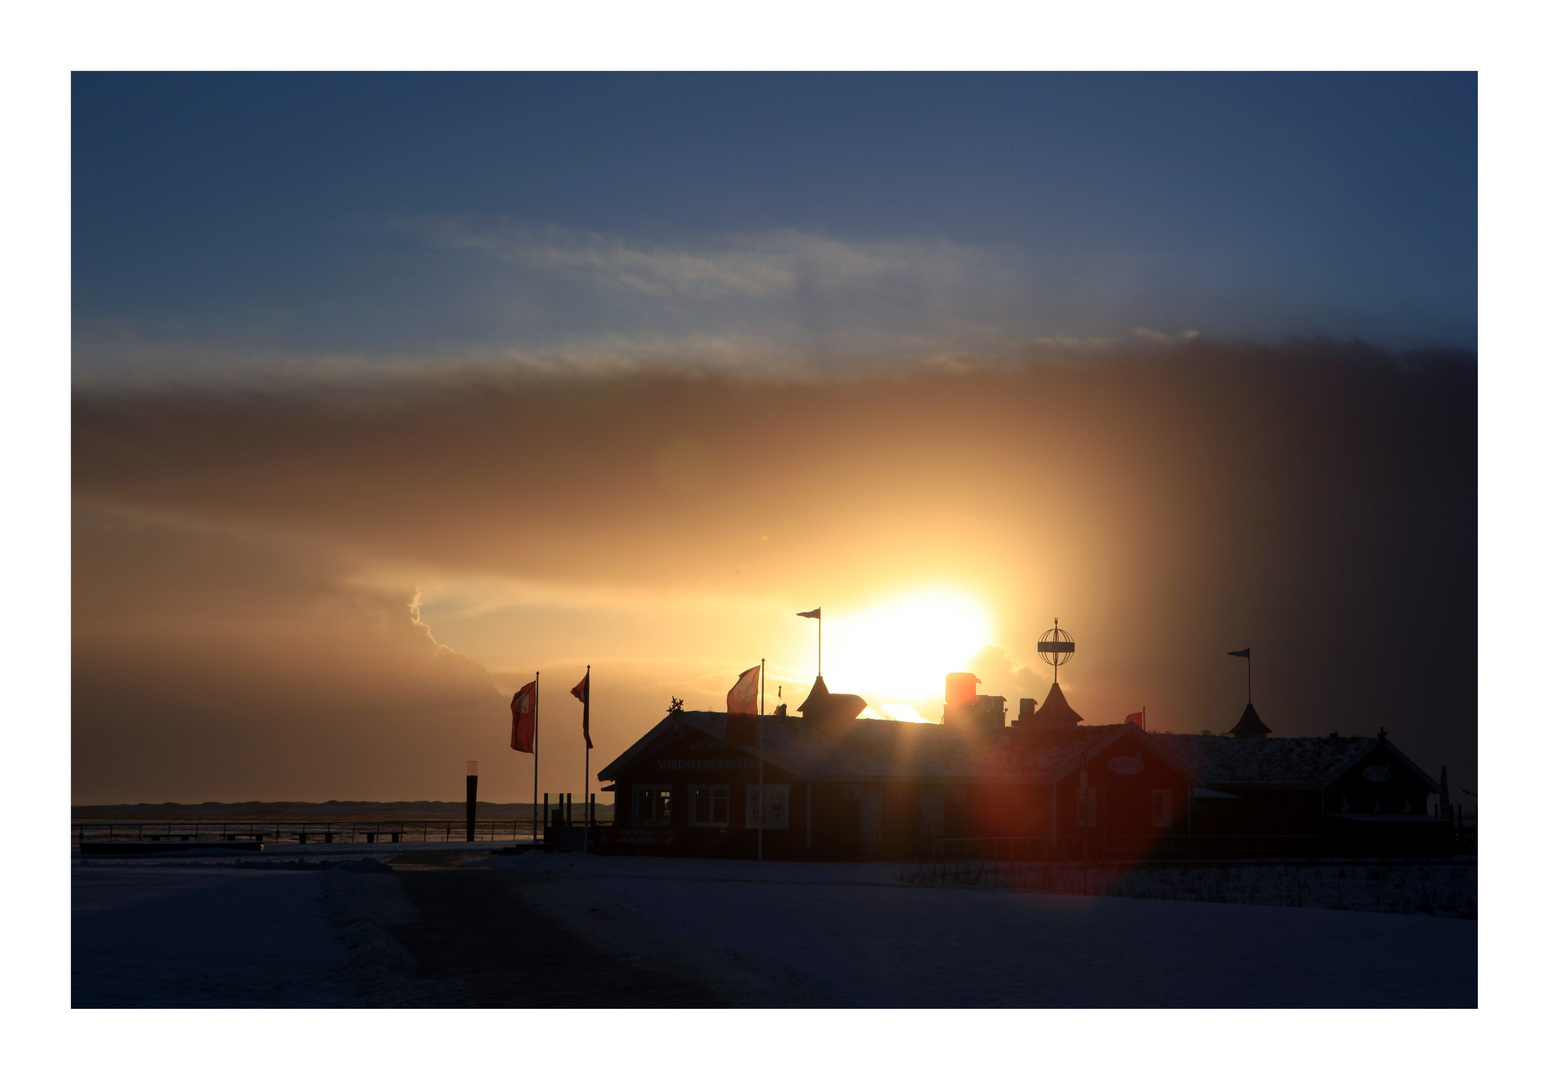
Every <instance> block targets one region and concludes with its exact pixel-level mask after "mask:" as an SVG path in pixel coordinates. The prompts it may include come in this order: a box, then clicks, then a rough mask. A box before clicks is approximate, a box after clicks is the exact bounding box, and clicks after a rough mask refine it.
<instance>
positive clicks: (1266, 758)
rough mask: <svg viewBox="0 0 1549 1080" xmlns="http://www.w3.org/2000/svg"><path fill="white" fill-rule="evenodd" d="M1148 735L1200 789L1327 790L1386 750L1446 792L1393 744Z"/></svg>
mask: <svg viewBox="0 0 1549 1080" xmlns="http://www.w3.org/2000/svg"><path fill="white" fill-rule="evenodd" d="M1148 734H1149V735H1150V737H1151V741H1152V742H1153V743H1154V744H1156V745H1158V746H1160V747H1163V748H1165V749H1166V750H1167V751H1168V752H1169V753H1170V754H1171V755H1172V756H1173V757H1174V758H1175V759H1176V760H1179V761H1182V762H1184V763H1186V765H1187V766H1188V767H1189V769H1190V770H1191V771H1192V772H1193V774H1194V775H1195V776H1197V777H1199V782H1200V783H1202V784H1205V785H1208V786H1211V787H1215V786H1217V785H1221V784H1225V785H1233V784H1275V785H1282V786H1287V787H1316V788H1321V787H1327V786H1328V785H1329V784H1331V783H1333V782H1334V781H1335V780H1337V779H1338V778H1339V777H1340V776H1343V775H1344V774H1345V773H1346V772H1347V771H1349V770H1350V769H1351V768H1353V767H1354V766H1355V765H1356V764H1357V763H1359V762H1360V761H1361V759H1362V758H1364V757H1366V755H1368V754H1370V753H1371V752H1372V751H1373V750H1375V749H1376V748H1377V747H1378V746H1379V745H1382V746H1384V747H1385V748H1386V749H1387V751H1388V752H1389V753H1391V754H1392V755H1393V757H1394V758H1395V759H1397V760H1398V761H1400V762H1402V763H1403V764H1404V765H1405V766H1406V767H1407V768H1409V769H1410V770H1411V771H1412V772H1413V773H1414V774H1415V775H1416V776H1417V777H1420V778H1421V779H1423V780H1424V781H1425V782H1426V783H1427V784H1429V785H1430V786H1431V788H1432V790H1440V788H1439V787H1438V786H1437V785H1436V782H1435V781H1434V780H1432V779H1431V778H1430V777H1429V776H1427V775H1426V774H1425V772H1424V770H1422V769H1421V768H1420V767H1419V766H1417V765H1416V764H1415V763H1414V762H1412V761H1410V760H1409V759H1408V758H1407V757H1405V756H1404V755H1403V754H1401V753H1399V751H1398V748H1397V747H1395V746H1394V745H1393V744H1392V743H1390V742H1387V741H1386V740H1381V739H1358V738H1337V737H1335V738H1327V739H1233V738H1230V737H1228V736H1225V735H1172V734H1168V733H1166V732H1150V733H1148Z"/></svg>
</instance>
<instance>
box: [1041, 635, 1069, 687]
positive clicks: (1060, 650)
mask: <svg viewBox="0 0 1549 1080" xmlns="http://www.w3.org/2000/svg"><path fill="white" fill-rule="evenodd" d="M1075 652H1076V639H1075V638H1073V637H1071V636H1070V631H1068V630H1061V629H1060V621H1059V620H1058V619H1055V620H1054V629H1053V630H1045V631H1044V632H1043V636H1042V637H1040V638H1039V639H1038V655H1039V656H1040V657H1041V658H1042V659H1043V662H1044V663H1045V664H1048V665H1050V666H1051V667H1053V668H1054V682H1055V684H1056V685H1058V684H1059V681H1060V665H1062V664H1068V663H1070V658H1071V657H1072V656H1074V655H1075Z"/></svg>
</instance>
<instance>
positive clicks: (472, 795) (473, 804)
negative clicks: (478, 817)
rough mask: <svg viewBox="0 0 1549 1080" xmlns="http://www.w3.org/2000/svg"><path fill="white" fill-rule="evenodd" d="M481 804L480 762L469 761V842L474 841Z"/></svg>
mask: <svg viewBox="0 0 1549 1080" xmlns="http://www.w3.org/2000/svg"><path fill="white" fill-rule="evenodd" d="M478 804H479V763H478V762H477V761H470V762H468V843H470V844H471V843H473V830H474V816H475V814H476V812H477V810H476V808H477V807H478Z"/></svg>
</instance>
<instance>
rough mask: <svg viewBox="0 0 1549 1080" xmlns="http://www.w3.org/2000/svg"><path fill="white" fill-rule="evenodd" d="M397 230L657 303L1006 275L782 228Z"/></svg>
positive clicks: (961, 255) (961, 283)
mask: <svg viewBox="0 0 1549 1080" xmlns="http://www.w3.org/2000/svg"><path fill="white" fill-rule="evenodd" d="M395 228H396V229H397V230H399V231H401V232H403V233H405V234H407V235H409V236H412V237H415V238H417V239H418V240H420V241H421V242H422V243H424V244H425V245H426V246H427V247H430V248H433V249H439V250H446V251H473V252H479V253H483V254H487V255H489V256H491V257H493V258H496V259H498V260H500V261H502V262H504V263H507V264H509V265H512V266H518V267H523V268H534V269H538V270H541V271H543V272H544V273H545V274H546V275H553V274H559V275H567V274H568V275H574V276H576V277H579V278H584V279H586V280H587V281H588V282H589V283H591V284H593V285H595V286H597V287H600V288H603V289H608V290H615V291H620V292H626V293H634V294H639V295H641V296H646V297H651V298H653V299H658V300H660V299H686V300H726V299H730V298H757V299H763V300H770V299H785V300H791V299H795V298H797V297H798V295H799V294H801V293H804V292H805V293H834V294H842V295H850V296H852V297H853V296H856V295H861V294H866V293H878V292H887V291H893V292H908V293H910V294H911V295H912V296H913V297H914V298H916V299H917V298H919V297H920V296H940V295H943V294H946V293H949V292H952V291H955V290H957V289H961V288H963V287H965V286H967V285H969V284H971V283H972V281H973V279H975V278H976V277H981V276H984V275H989V274H994V273H996V272H1000V271H1003V267H1002V266H1001V265H1000V264H999V263H998V261H997V260H996V259H994V258H993V257H992V256H991V255H990V254H989V253H988V252H985V251H983V250H981V249H978V248H974V247H971V246H969V245H966V244H959V243H954V242H951V241H946V240H938V241H934V242H920V241H916V242H911V241H896V240H892V241H862V240H843V239H838V238H834V237H828V236H823V235H821V234H817V233H810V232H801V231H798V230H792V229H778V230H772V231H769V232H765V233H735V234H727V235H721V236H714V237H710V238H707V239H704V240H701V241H698V242H695V243H687V242H682V241H680V242H678V243H671V244H669V243H646V242H641V241H638V240H629V239H626V238H622V237H616V236H605V235H602V234H600V233H596V232H582V231H576V230H569V229H561V228H557V227H553V226H550V227H548V228H535V227H533V226H530V225H527V224H524V223H520V222H513V221H509V220H503V219H501V220H488V219H480V218H469V217H422V218H415V219H406V220H401V221H399V222H397V223H395Z"/></svg>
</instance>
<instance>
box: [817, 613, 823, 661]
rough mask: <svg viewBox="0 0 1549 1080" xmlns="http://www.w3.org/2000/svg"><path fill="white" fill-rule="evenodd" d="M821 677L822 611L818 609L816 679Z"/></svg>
mask: <svg viewBox="0 0 1549 1080" xmlns="http://www.w3.org/2000/svg"><path fill="white" fill-rule="evenodd" d="M822 677H823V609H822V608H818V678H820V679H821V678H822Z"/></svg>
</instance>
